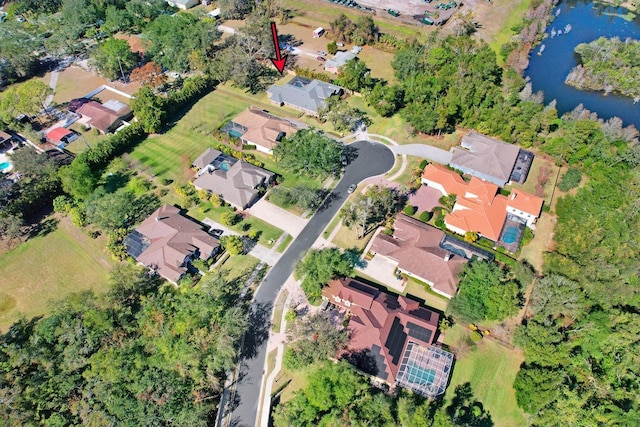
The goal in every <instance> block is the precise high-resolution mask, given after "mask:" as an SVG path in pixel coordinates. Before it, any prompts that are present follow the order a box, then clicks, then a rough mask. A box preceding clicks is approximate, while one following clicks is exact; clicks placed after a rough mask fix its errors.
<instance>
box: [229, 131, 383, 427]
mask: <svg viewBox="0 0 640 427" xmlns="http://www.w3.org/2000/svg"><path fill="white" fill-rule="evenodd" d="M350 146H351V147H353V148H354V149H355V150H356V154H355V158H354V160H353V161H352V162H351V163H350V164H349V165H348V166H347V167H346V170H345V174H344V177H343V179H342V180H340V182H339V183H338V185H337V186H336V187H335V189H334V190H333V191H332V192H331V194H330V195H329V197H328V198H327V199H326V200H325V202H324V203H323V204H322V205H321V206H320V208H319V209H318V211H317V212H316V213H315V214H314V216H313V217H312V218H311V219H310V220H309V222H308V223H307V225H306V226H305V227H304V229H303V230H302V231H301V232H300V234H299V235H298V237H297V238H296V239H295V240H294V241H293V242H292V243H291V245H290V246H289V249H287V251H286V252H285V253H284V254H283V255H282V257H281V258H280V261H278V262H277V263H276V265H275V266H274V267H273V268H272V269H271V270H270V271H269V273H268V274H267V276H266V277H265V279H264V281H263V282H262V284H261V285H260V287H259V288H258V291H257V292H256V294H255V295H254V299H253V302H252V304H251V307H250V309H249V319H248V328H247V332H246V333H245V336H244V339H243V346H242V349H241V352H240V362H239V364H240V366H239V374H238V378H237V381H236V383H235V390H234V392H232V393H231V398H230V400H231V402H232V404H231V407H232V408H231V411H232V412H231V414H230V420H229V421H230V425H234V426H236V427H241V426H244V427H254V426H255V425H256V420H257V419H258V418H257V415H258V414H257V411H258V405H259V401H260V386H261V383H262V375H263V373H264V372H263V368H264V363H265V358H266V352H267V340H268V338H269V331H270V329H271V321H270V319H271V312H272V310H273V304H274V302H275V299H276V297H277V295H278V292H279V291H280V288H281V287H282V285H283V284H284V283H285V281H286V280H287V279H288V278H289V276H290V275H291V274H292V273H293V269H294V266H295V265H296V263H297V262H298V261H300V259H301V258H302V256H303V255H304V253H305V252H306V251H307V250H308V249H309V248H310V247H311V245H312V244H313V242H315V240H316V239H317V238H318V236H320V234H321V233H322V230H324V229H325V227H326V226H327V224H328V223H329V221H331V219H332V218H333V217H334V215H335V214H336V213H337V212H338V210H339V209H340V207H341V206H342V205H343V203H344V202H345V200H346V199H347V196H348V193H347V188H349V186H350V185H351V184H354V183H359V182H361V181H362V180H363V179H365V178H367V177H370V176H374V175H380V174H383V173H385V172H386V171H388V170H389V169H391V167H393V163H394V156H393V153H391V151H390V150H389V149H388V148H387V147H386V146H385V145H383V144H380V143H376V142H370V141H358V142H354V143H353V144H351V145H350Z"/></svg>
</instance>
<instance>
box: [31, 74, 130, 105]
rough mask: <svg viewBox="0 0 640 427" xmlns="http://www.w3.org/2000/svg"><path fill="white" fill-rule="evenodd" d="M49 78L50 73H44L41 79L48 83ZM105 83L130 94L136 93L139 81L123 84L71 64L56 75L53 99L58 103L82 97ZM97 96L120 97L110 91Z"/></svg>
mask: <svg viewBox="0 0 640 427" xmlns="http://www.w3.org/2000/svg"><path fill="white" fill-rule="evenodd" d="M50 80H51V73H47V74H45V76H44V78H43V81H44V82H45V83H47V84H49V81H50ZM105 84H106V85H109V86H111V87H113V88H115V89H118V90H121V91H123V92H126V93H128V94H130V95H133V94H134V93H136V92H137V91H138V89H139V88H140V84H139V83H135V82H133V83H129V84H126V85H125V84H123V83H120V82H119V81H115V82H111V81H109V79H106V78H104V77H101V76H99V75H97V74H96V73H95V72H94V71H86V70H83V69H82V68H80V67H76V66H71V67H67V68H65V69H64V71H62V72H61V73H60V74H59V75H58V83H57V84H56V90H55V94H54V96H53V101H54V102H56V103H58V104H62V103H65V102H69V101H71V100H72V99H74V98H80V97H83V96H84V95H86V94H88V93H89V92H91V91H92V90H94V89H97V88H98V87H100V86H102V85H105ZM98 97H99V98H101V99H102V98H103V99H102V101H106V100H107V99H110V98H114V99H115V98H117V99H120V98H118V96H117V95H115V94H113V93H112V92H107V93H100V94H98Z"/></svg>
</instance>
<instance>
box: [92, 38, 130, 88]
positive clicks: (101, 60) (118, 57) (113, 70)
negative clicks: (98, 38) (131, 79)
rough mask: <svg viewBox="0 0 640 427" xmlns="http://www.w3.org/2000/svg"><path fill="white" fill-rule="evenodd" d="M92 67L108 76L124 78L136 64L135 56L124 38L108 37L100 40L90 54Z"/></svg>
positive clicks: (110, 77)
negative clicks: (102, 40)
mask: <svg viewBox="0 0 640 427" xmlns="http://www.w3.org/2000/svg"><path fill="white" fill-rule="evenodd" d="M91 60H92V63H93V65H94V67H96V69H97V70H98V72H99V73H100V74H102V75H103V76H105V77H107V78H109V79H116V78H125V76H126V75H128V74H129V71H131V69H132V68H133V67H134V66H135V65H136V63H137V58H136V56H135V55H134V54H133V52H131V48H130V47H129V43H127V41H126V40H121V39H114V38H109V39H107V40H105V41H104V42H102V43H101V44H100V45H99V46H98V47H97V49H96V50H95V51H94V52H93V54H92V56H91Z"/></svg>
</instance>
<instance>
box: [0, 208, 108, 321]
mask: <svg viewBox="0 0 640 427" xmlns="http://www.w3.org/2000/svg"><path fill="white" fill-rule="evenodd" d="M105 246H106V238H104V237H101V238H98V239H96V240H93V239H91V238H90V237H88V236H87V235H86V234H85V233H83V232H82V231H81V230H79V229H77V228H76V227H74V226H72V225H70V224H69V223H68V222H67V221H66V220H63V221H62V222H61V223H60V224H59V225H58V228H57V229H56V230H54V231H52V232H51V233H49V234H47V235H46V236H42V237H35V238H33V239H30V240H28V241H27V242H25V243H23V244H21V245H20V246H18V247H17V248H15V249H13V250H12V251H10V252H6V253H4V254H2V255H0V277H2V280H1V281H0V329H2V330H3V331H5V330H6V329H7V328H8V327H9V326H10V325H11V324H12V323H14V322H15V321H16V320H18V319H19V318H20V316H21V315H24V316H26V317H27V318H30V317H33V316H38V315H43V314H46V313H47V311H48V309H49V304H50V302H51V301H53V300H58V299H60V298H64V297H65V296H66V295H68V294H70V293H72V292H80V291H85V290H89V289H92V290H94V291H96V292H102V291H104V290H106V289H107V286H108V283H107V279H108V273H109V270H110V267H111V261H110V259H109V257H108V255H107V254H106V252H105V249H104V248H105Z"/></svg>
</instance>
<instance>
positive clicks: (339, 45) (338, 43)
mask: <svg viewBox="0 0 640 427" xmlns="http://www.w3.org/2000/svg"><path fill="white" fill-rule="evenodd" d="M336 46H338V47H344V43H342V42H337V43H336Z"/></svg>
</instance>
